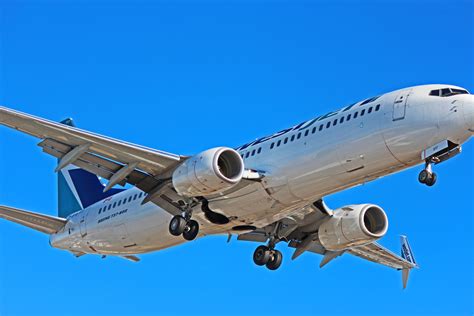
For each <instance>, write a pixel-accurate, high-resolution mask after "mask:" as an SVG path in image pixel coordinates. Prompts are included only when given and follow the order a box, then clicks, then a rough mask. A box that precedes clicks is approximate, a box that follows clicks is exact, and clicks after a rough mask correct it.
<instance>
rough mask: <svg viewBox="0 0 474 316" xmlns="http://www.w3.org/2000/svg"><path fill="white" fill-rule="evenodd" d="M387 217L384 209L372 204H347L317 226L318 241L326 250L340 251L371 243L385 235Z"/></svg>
mask: <svg viewBox="0 0 474 316" xmlns="http://www.w3.org/2000/svg"><path fill="white" fill-rule="evenodd" d="M387 229H388V219H387V215H386V214H385V212H384V210H383V209H382V208H380V207H379V206H377V205H373V204H360V205H349V206H344V207H342V208H339V209H337V210H335V211H334V215H333V216H332V217H331V218H330V219H329V220H328V221H326V222H324V223H323V224H321V226H319V231H318V234H319V241H320V242H321V244H322V245H323V246H324V248H326V249H327V250H331V251H340V250H344V249H347V248H350V247H354V246H362V245H365V244H368V243H371V242H373V241H375V240H377V239H379V238H381V237H382V236H384V235H385V233H386V232H387Z"/></svg>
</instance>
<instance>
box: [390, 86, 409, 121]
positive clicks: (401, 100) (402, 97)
mask: <svg viewBox="0 0 474 316" xmlns="http://www.w3.org/2000/svg"><path fill="white" fill-rule="evenodd" d="M410 92H411V89H410V90H403V91H400V93H399V94H398V95H397V98H396V99H395V101H394V102H393V117H392V119H393V121H398V120H403V119H404V118H405V114H406V110H407V102H408V96H409V95H410Z"/></svg>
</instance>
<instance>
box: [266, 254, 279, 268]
mask: <svg viewBox="0 0 474 316" xmlns="http://www.w3.org/2000/svg"><path fill="white" fill-rule="evenodd" d="M282 260H283V255H282V254H281V252H280V251H278V250H273V255H272V256H271V258H270V260H269V261H268V262H267V268H268V269H269V270H276V269H278V268H279V267H280V266H281V262H282Z"/></svg>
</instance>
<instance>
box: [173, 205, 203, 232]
mask: <svg viewBox="0 0 474 316" xmlns="http://www.w3.org/2000/svg"><path fill="white" fill-rule="evenodd" d="M191 214H192V208H191V207H187V208H186V209H185V210H184V211H183V215H176V216H173V218H172V219H171V221H170V226H169V231H170V234H171V235H173V236H179V235H183V238H184V239H186V240H193V239H195V238H196V237H197V235H198V233H199V223H198V222H196V221H195V220H192V219H191Z"/></svg>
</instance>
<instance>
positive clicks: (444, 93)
mask: <svg viewBox="0 0 474 316" xmlns="http://www.w3.org/2000/svg"><path fill="white" fill-rule="evenodd" d="M456 94H469V92H467V90H464V89H455V88H444V89H437V90H431V92H430V95H433V96H437V97H450V96H452V95H456Z"/></svg>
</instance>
